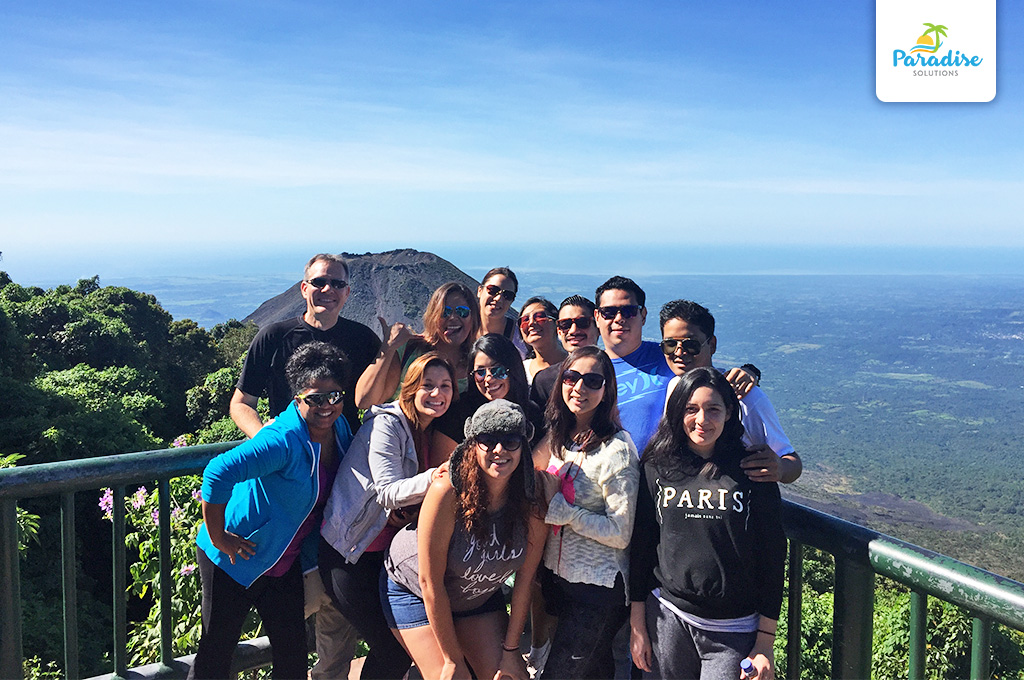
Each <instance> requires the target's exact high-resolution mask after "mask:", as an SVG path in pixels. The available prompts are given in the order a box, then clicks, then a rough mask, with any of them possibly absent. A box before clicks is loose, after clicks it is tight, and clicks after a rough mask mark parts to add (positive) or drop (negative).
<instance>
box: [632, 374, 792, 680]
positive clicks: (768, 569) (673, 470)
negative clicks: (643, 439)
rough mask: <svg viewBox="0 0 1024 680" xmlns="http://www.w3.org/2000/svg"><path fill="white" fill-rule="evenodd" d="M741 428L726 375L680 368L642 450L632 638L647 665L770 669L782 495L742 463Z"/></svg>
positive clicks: (671, 669) (690, 670)
mask: <svg viewBox="0 0 1024 680" xmlns="http://www.w3.org/2000/svg"><path fill="white" fill-rule="evenodd" d="M742 437H743V425H742V424H740V408H739V402H738V401H737V399H736V394H735V392H734V391H733V389H732V387H731V386H730V385H729V383H728V381H727V380H726V379H725V377H724V376H722V374H720V373H719V372H718V371H717V370H715V369H713V368H708V367H701V368H694V369H691V370H689V371H687V372H686V373H684V374H683V376H682V379H681V380H680V382H679V385H678V386H677V387H676V388H675V390H673V391H672V394H671V396H670V397H669V399H668V406H667V410H666V414H665V418H663V419H662V421H661V423H660V424H659V425H658V430H657V432H656V433H655V434H654V437H652V438H651V441H650V443H648V445H647V448H646V449H645V450H644V455H643V459H642V460H641V469H642V472H641V482H640V498H639V500H638V501H637V505H638V508H637V518H636V528H635V530H634V535H633V543H632V546H631V550H630V552H631V560H630V597H631V599H632V600H633V603H632V611H631V615H630V629H631V635H630V637H631V642H630V646H631V648H632V652H633V661H634V663H636V665H637V666H639V667H640V668H642V669H644V670H645V671H647V672H646V673H645V674H644V677H650V678H724V677H733V678H735V677H737V675H739V667H740V662H741V661H743V660H744V659H745V658H746V659H749V660H750V661H751V663H752V665H753V666H754V668H756V669H757V677H758V678H759V679H764V680H771V678H772V677H773V675H774V665H775V664H774V659H773V654H772V646H773V643H774V642H775V627H776V625H777V623H778V618H779V609H780V608H781V606H782V586H783V578H784V574H783V572H784V563H785V559H786V537H785V534H784V533H783V529H782V520H781V506H782V501H781V499H780V497H779V486H778V484H777V483H776V482H756V481H753V480H751V479H750V478H749V477H747V475H746V474H745V473H744V471H743V468H742V467H741V465H740V463H741V461H742V460H743V458H744V457H745V456H746V455H747V452H746V450H745V448H744V446H743V442H742ZM740 677H747V674H746V673H743V674H742V675H741V676H740Z"/></svg>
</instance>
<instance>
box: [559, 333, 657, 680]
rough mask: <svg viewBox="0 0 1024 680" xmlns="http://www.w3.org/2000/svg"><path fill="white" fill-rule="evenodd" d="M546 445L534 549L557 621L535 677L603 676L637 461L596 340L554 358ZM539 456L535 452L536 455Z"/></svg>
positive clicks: (608, 671) (622, 584)
mask: <svg viewBox="0 0 1024 680" xmlns="http://www.w3.org/2000/svg"><path fill="white" fill-rule="evenodd" d="M545 422H546V424H547V434H546V435H545V437H544V439H543V440H542V442H541V444H540V445H539V446H540V447H545V448H546V449H547V451H546V452H545V453H546V454H549V457H548V459H547V460H548V461H549V465H550V467H549V471H551V472H552V473H554V475H557V478H551V477H544V478H542V479H544V487H545V489H544V496H545V498H546V499H547V501H548V509H547V514H546V516H545V522H547V523H548V524H550V525H553V526H554V527H555V531H556V532H557V533H556V534H555V535H553V536H550V537H549V538H548V541H547V546H546V548H545V550H544V565H545V567H546V569H547V571H545V572H543V575H542V581H541V583H542V587H543V591H544V599H545V603H546V607H547V609H548V611H549V613H551V614H553V615H555V616H557V617H558V627H557V628H556V630H555V635H554V638H553V639H552V642H551V651H550V653H549V656H548V658H547V663H546V665H545V668H544V671H543V677H551V678H612V677H614V674H615V662H614V660H613V658H612V644H611V643H612V638H614V637H615V634H616V633H617V632H618V630H619V629H620V628H621V627H622V625H623V623H625V621H626V618H627V617H628V614H629V609H628V606H627V603H628V597H627V592H626V584H627V583H628V578H629V556H628V553H627V547H628V546H629V539H630V536H631V535H632V532H633V514H634V509H635V504H636V491H637V483H638V480H639V468H638V463H637V454H636V447H635V446H634V445H633V440H632V439H631V438H630V436H629V434H628V433H627V432H626V431H625V430H623V429H622V425H621V424H620V422H619V416H618V408H617V405H616V382H615V370H614V368H613V367H612V362H611V360H610V359H609V358H608V355H607V354H605V353H604V352H603V351H601V350H600V349H598V348H597V347H581V348H579V349H576V350H574V351H573V352H572V354H570V355H569V356H568V357H566V359H565V361H563V362H562V374H561V380H560V384H559V389H557V390H555V391H554V392H552V393H551V397H550V398H549V399H548V405H547V411H546V413H545ZM542 457H543V456H542Z"/></svg>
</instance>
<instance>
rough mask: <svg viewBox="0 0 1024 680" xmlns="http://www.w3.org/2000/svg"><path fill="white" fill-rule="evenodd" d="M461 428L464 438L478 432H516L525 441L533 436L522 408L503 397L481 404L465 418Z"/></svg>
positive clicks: (531, 428) (531, 427)
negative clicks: (470, 415)
mask: <svg viewBox="0 0 1024 680" xmlns="http://www.w3.org/2000/svg"><path fill="white" fill-rule="evenodd" d="M463 430H464V432H465V433H466V439H470V438H472V437H475V436H477V435H478V434H518V435H519V436H520V437H522V438H523V439H525V440H526V441H529V440H530V438H531V437H533V426H532V425H531V424H530V422H529V421H528V420H526V414H525V413H523V409H522V408H521V407H520V406H519V405H518V404H513V403H512V402H511V401H507V400H505V399H495V400H494V401H489V402H487V403H486V404H483V405H482V406H481V407H480V408H478V409H477V410H476V413H474V414H473V415H472V417H470V418H468V419H467V420H466V425H465V427H464V428H463Z"/></svg>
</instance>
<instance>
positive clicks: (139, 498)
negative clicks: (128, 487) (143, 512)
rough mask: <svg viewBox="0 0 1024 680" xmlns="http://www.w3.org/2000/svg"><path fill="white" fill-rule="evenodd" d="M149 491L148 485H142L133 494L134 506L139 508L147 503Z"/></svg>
mask: <svg viewBox="0 0 1024 680" xmlns="http://www.w3.org/2000/svg"><path fill="white" fill-rule="evenodd" d="M147 493H148V492H147V491H146V487H144V486H140V487H139V488H138V490H137V491H136V492H135V493H133V494H132V507H133V508H135V509H136V510H138V509H139V508H141V507H142V506H143V505H145V503H146V495H147Z"/></svg>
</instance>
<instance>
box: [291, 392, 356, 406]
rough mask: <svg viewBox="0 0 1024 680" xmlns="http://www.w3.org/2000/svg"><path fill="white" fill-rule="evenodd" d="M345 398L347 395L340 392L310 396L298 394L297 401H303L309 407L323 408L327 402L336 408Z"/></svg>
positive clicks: (314, 393) (311, 394)
mask: <svg viewBox="0 0 1024 680" xmlns="http://www.w3.org/2000/svg"><path fill="white" fill-rule="evenodd" d="M344 397H345V393H344V392H341V391H339V390H334V391H333V392H310V393H308V394H296V395H295V398H296V399H301V400H302V401H304V402H306V404H307V405H309V406H323V405H324V402H327V403H328V404H330V405H331V406H334V405H335V404H337V403H338V402H339V401H341V400H342V399H343V398H344Z"/></svg>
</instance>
